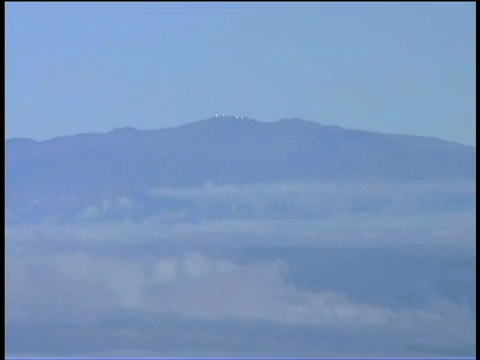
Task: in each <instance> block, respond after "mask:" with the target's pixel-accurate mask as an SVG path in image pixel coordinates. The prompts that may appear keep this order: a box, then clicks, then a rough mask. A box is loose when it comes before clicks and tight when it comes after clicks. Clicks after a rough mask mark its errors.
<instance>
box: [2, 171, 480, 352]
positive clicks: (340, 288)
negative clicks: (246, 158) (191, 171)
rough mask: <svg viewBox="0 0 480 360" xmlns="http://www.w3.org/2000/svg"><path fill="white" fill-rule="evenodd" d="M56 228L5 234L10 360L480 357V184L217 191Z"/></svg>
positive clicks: (142, 199) (130, 203) (115, 201)
mask: <svg viewBox="0 0 480 360" xmlns="http://www.w3.org/2000/svg"><path fill="white" fill-rule="evenodd" d="M34 201H36V202H35V203H34V202H32V204H31V205H32V207H31V209H35V208H36V207H38V206H40V204H42V203H43V204H45V203H44V201H45V200H44V199H43V200H42V199H36V200H34ZM48 201H52V202H55V201H56V200H55V199H49V200H48ZM62 201H64V202H65V203H70V204H74V203H75V202H76V201H77V200H75V199H63V200H62ZM77 205H78V204H77ZM77 205H75V206H77ZM42 206H43V205H42ZM31 209H30V210H31ZM7 210H8V211H7V215H8V216H10V217H15V216H16V215H15V211H12V210H9V209H7ZM30 210H29V209H27V210H25V211H26V212H28V211H30ZM42 211H43V210H42ZM47 213H48V214H49V216H45V217H41V216H40V217H39V218H38V219H40V220H41V221H37V222H28V221H27V222H15V221H13V222H7V228H6V250H7V255H6V282H7V284H6V286H7V288H6V290H7V298H6V301H7V312H6V315H7V352H8V354H10V356H31V355H32V354H33V355H35V356H66V357H74V356H94V357H98V356H122V354H129V356H142V354H145V356H156V357H158V356H206V357H211V356H223V357H225V356H267V357H268V356H270V357H271V356H294V357H295V356H316V357H319V356H340V357H342V356H343V357H345V356H390V357H392V356H415V357H419V356H473V354H474V353H475V349H476V340H475V335H476V328H475V318H476V305H475V262H476V257H475V249H476V240H475V239H476V237H475V234H476V229H475V224H476V216H475V215H476V207H475V188H474V187H473V183H472V182H469V181H464V182H461V181H457V182H450V183H432V182H429V183H427V182H423V183H418V182H417V183H398V184H394V183H388V184H387V183H379V184H376V185H372V184H370V185H366V184H364V185H362V184H357V185H352V184H346V183H344V184H325V183H324V184H319V183H303V184H272V185H265V184H263V185H262V184H259V185H245V186H215V185H212V184H207V185H205V186H204V187H200V188H155V189H149V190H148V191H145V192H143V193H142V194H137V195H135V196H133V195H131V194H129V195H125V196H122V197H115V198H111V199H99V200H98V201H97V202H91V203H82V204H81V206H77V207H75V210H74V211H73V210H72V211H71V212H70V213H68V214H69V216H72V219H73V220H72V219H70V220H69V221H66V217H63V218H62V214H61V213H60V214H56V213H55V212H47ZM16 214H17V215H18V212H17V213H16ZM38 214H40V215H42V216H43V215H44V214H43V213H41V212H39V213H38ZM38 334H42V336H41V338H40V339H39V337H38ZM62 344H64V345H62ZM69 344H70V345H69ZM346 345H347V347H348V348H346V347H345V346H346Z"/></svg>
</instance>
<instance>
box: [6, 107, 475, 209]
mask: <svg viewBox="0 0 480 360" xmlns="http://www.w3.org/2000/svg"><path fill="white" fill-rule="evenodd" d="M475 162H476V149H475V148H474V147H471V146H465V145H460V144H457V143H452V142H447V141H443V140H439V139H434V138H427V137H418V136H407V135H392V134H380V133H373V132H367V131H358V130H348V129H344V128H341V127H337V126H323V125H321V124H319V123H316V122H311V121H305V120H301V119H285V120H280V121H277V122H260V121H256V120H254V119H250V118H239V117H235V116H224V117H214V118H210V119H207V120H202V121H198V122H194V123H190V124H186V125H183V126H179V127H174V128H166V129H160V130H148V131H139V130H136V129H134V128H122V129H116V130H113V131H111V132H109V133H106V134H80V135H75V136H66V137H60V138H55V139H52V140H48V141H41V142H37V141H34V140H31V139H10V140H6V194H7V209H8V210H9V211H10V214H12V213H15V212H16V213H18V212H19V211H20V210H19V209H23V210H22V211H23V212H24V213H25V212H26V213H28V208H29V207H32V206H34V205H35V201H36V204H37V205H38V203H39V202H40V203H41V202H42V201H43V202H44V203H48V204H49V205H48V206H49V207H50V208H51V207H53V208H55V209H56V210H61V206H60V205H58V204H57V203H56V202H54V203H52V202H51V201H50V202H49V201H48V199H64V200H65V201H67V200H68V199H71V200H72V201H80V202H82V203H85V204H88V203H91V202H93V201H96V200H98V199H100V198H112V197H118V196H135V194H136V196H140V194H142V193H143V192H145V191H146V190H147V189H150V188H152V187H193V186H203V185H204V184H205V183H211V184H215V185H223V184H252V183H273V182H284V181H379V180H388V181H390V180H394V181H398V180H426V179H437V180H438V179H440V180H443V179H445V180H446V179H452V178H467V179H468V178H470V179H474V178H475V176H476V165H475ZM32 201H33V202H34V205H32ZM65 201H64V202H65ZM67 202H68V201H67ZM52 204H53V205H52ZM35 206H36V205H35ZM62 206H63V205H62ZM50 210H51V209H50Z"/></svg>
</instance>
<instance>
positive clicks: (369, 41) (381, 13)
mask: <svg viewBox="0 0 480 360" xmlns="http://www.w3.org/2000/svg"><path fill="white" fill-rule="evenodd" d="M6 7H7V15H6V22H7V25H6V32H7V35H6V42H7V44H6V53H7V56H6V61H7V64H6V78H7V82H6V106H7V108H6V116H7V123H6V135H7V138H11V137H32V138H34V139H38V140H43V139H48V138H52V137H55V136H61V135H67V134H75V133H80V132H106V131H109V130H111V129H113V128H116V127H122V126H134V127H136V128H139V129H152V128H161V127H166V126H175V125H180V124H182V123H186V122H192V121H196V120H200V119H203V118H207V117H210V116H213V114H215V113H227V114H243V115H250V116H252V117H254V118H256V119H259V120H269V121H272V120H278V119H281V118H285V117H294V116H295V117H301V118H304V119H308V120H314V121H318V122H321V123H324V124H336V125H340V126H344V127H349V128H357V129H365V130H372V131H380V132H394V133H406V134H419V135H428V136H435V137H440V138H444V139H448V140H453V141H458V142H461V143H465V144H475V142H476V136H475V122H476V82H475V81H476V80H475V77H476V64H475V62H476V55H475V52H476V35H475V27H476V15H475V10H476V8H475V7H476V5H475V3H402V4H400V3H393V4H387V3H381V4H374V3H361V4H353V3H342V4H337V3H260V2H258V3H137V2H127V3H58V4H57V3H25V4H24V3H8V4H7V6H6Z"/></svg>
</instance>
